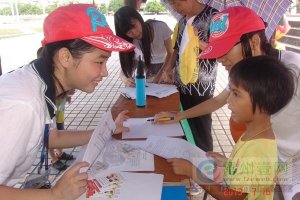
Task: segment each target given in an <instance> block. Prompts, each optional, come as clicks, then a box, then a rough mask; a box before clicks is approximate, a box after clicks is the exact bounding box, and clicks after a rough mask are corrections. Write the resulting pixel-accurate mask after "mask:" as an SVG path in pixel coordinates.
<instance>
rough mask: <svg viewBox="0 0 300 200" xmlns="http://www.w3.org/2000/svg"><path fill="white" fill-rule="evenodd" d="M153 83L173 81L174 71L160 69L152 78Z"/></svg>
mask: <svg viewBox="0 0 300 200" xmlns="http://www.w3.org/2000/svg"><path fill="white" fill-rule="evenodd" d="M152 82H153V83H158V84H160V83H164V84H173V83H174V72H173V70H172V69H170V70H166V69H163V70H161V71H160V72H159V73H158V74H157V75H156V76H155V77H154V79H153V81H152Z"/></svg>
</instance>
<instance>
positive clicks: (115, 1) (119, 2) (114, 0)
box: [108, 0, 124, 12]
mask: <svg viewBox="0 0 300 200" xmlns="http://www.w3.org/2000/svg"><path fill="white" fill-rule="evenodd" d="M123 5H124V4H123V0H111V1H110V2H109V5H108V11H112V12H116V11H117V10H118V9H119V8H121V7H123Z"/></svg>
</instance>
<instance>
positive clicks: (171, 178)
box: [111, 93, 187, 182]
mask: <svg viewBox="0 0 300 200" xmlns="http://www.w3.org/2000/svg"><path fill="white" fill-rule="evenodd" d="M111 110H112V115H113V118H116V116H117V115H118V113H120V112H121V111H123V110H129V113H128V115H129V116H130V117H151V116H153V115H154V114H156V113H158V112H161V111H171V110H172V111H179V93H175V94H172V95H170V96H168V97H165V98H162V99H159V98H156V97H149V96H147V104H146V106H145V107H137V106H136V105H135V100H130V99H126V98H125V97H123V96H120V97H119V98H118V100H117V101H116V103H115V104H114V105H113V107H112V109H111ZM121 136H122V135H121V134H117V135H114V137H115V138H116V139H121ZM154 165H155V171H154V173H157V174H163V175H164V182H181V181H182V180H184V179H187V177H186V176H180V175H176V174H174V173H173V170H172V168H171V165H170V164H169V163H168V162H167V161H166V159H164V158H161V157H159V156H156V155H155V156H154Z"/></svg>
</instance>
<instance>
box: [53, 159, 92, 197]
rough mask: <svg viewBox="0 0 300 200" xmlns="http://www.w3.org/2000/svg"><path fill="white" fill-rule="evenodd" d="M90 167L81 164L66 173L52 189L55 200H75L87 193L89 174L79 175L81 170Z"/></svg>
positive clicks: (83, 163)
mask: <svg viewBox="0 0 300 200" xmlns="http://www.w3.org/2000/svg"><path fill="white" fill-rule="evenodd" d="M88 166H89V164H88V163H87V162H79V163H76V164H75V165H74V166H73V167H71V168H70V169H69V170H68V171H66V173H65V174H64V175H63V176H62V177H61V179H60V180H59V181H58V182H57V183H56V185H55V186H54V187H53V188H52V189H51V190H52V191H53V195H54V199H62V200H73V199H77V198H78V197H80V196H81V195H82V194H83V193H84V192H85V191H86V186H87V179H88V174H87V173H79V170H80V168H82V167H88Z"/></svg>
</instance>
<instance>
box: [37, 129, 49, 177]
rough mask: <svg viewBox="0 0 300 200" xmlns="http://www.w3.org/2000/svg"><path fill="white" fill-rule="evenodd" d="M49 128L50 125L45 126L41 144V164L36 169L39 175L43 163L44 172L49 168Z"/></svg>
mask: <svg viewBox="0 0 300 200" xmlns="http://www.w3.org/2000/svg"><path fill="white" fill-rule="evenodd" d="M49 128H50V125H49V124H45V129H44V142H43V148H42V151H41V162H40V167H39V169H38V173H39V174H40V172H41V169H42V168H43V164H44V162H45V170H46V171H47V170H48V169H49V166H48V147H49Z"/></svg>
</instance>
